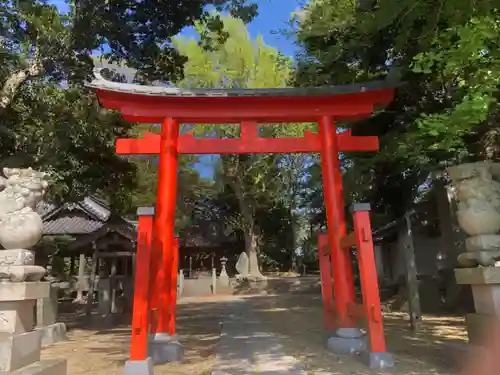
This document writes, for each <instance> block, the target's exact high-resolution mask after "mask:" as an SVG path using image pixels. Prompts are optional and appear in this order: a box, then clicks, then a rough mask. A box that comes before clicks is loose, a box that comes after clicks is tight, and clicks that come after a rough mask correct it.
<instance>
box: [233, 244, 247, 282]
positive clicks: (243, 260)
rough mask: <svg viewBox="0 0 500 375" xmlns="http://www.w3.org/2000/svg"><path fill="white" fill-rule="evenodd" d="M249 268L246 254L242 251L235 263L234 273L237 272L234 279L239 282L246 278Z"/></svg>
mask: <svg viewBox="0 0 500 375" xmlns="http://www.w3.org/2000/svg"><path fill="white" fill-rule="evenodd" d="M249 266H250V265H249V262H248V256H247V253H245V252H244V251H243V252H242V253H241V254H240V256H239V258H238V261H237V262H236V271H237V272H238V274H237V275H236V279H238V280H239V279H245V278H247V277H248V269H249Z"/></svg>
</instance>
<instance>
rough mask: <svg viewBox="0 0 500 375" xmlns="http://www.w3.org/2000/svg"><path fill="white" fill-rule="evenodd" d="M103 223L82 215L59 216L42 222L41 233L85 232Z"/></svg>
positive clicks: (100, 226) (91, 230)
mask: <svg viewBox="0 0 500 375" xmlns="http://www.w3.org/2000/svg"><path fill="white" fill-rule="evenodd" d="M104 224H105V222H103V221H98V220H92V219H90V218H86V217H82V216H60V217H56V218H55V219H54V220H47V221H44V222H43V234H87V233H92V232H94V231H96V230H98V229H100V228H102V226H103V225H104Z"/></svg>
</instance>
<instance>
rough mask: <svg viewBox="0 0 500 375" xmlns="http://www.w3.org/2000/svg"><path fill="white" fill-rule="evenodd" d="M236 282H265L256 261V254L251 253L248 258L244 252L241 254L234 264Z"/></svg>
mask: <svg viewBox="0 0 500 375" xmlns="http://www.w3.org/2000/svg"><path fill="white" fill-rule="evenodd" d="M236 271H238V275H236V280H251V281H261V280H266V277H265V276H264V275H263V274H262V273H261V272H260V270H259V263H258V260H257V253H256V252H255V251H252V252H251V253H250V257H249V256H248V255H247V254H246V252H242V253H241V254H240V257H239V258H238V262H236Z"/></svg>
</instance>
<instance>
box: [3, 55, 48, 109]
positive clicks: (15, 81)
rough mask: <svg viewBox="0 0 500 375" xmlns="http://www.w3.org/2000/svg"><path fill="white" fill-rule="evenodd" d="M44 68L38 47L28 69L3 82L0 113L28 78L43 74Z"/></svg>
mask: <svg viewBox="0 0 500 375" xmlns="http://www.w3.org/2000/svg"><path fill="white" fill-rule="evenodd" d="M42 70H43V66H42V61H41V59H40V56H39V52H38V49H37V50H36V51H35V57H34V59H33V62H32V63H31V64H30V65H29V66H28V67H27V68H26V69H22V70H18V71H17V72H14V73H12V74H11V75H10V76H9V77H8V78H7V79H6V80H5V82H4V83H3V85H2V88H1V90H0V113H2V112H3V111H5V110H6V109H7V108H8V107H9V105H10V104H11V103H12V100H13V99H14V97H15V96H16V93H17V91H18V90H19V87H21V85H22V84H23V83H24V82H25V81H26V80H27V79H28V78H30V77H35V76H37V75H39V74H41V73H42Z"/></svg>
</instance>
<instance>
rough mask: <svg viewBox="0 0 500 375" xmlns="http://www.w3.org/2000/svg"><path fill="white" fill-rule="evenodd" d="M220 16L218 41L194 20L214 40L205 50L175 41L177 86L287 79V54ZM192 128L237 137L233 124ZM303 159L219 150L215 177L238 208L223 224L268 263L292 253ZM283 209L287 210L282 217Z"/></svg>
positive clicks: (265, 129) (272, 83)
mask: <svg viewBox="0 0 500 375" xmlns="http://www.w3.org/2000/svg"><path fill="white" fill-rule="evenodd" d="M222 21H223V24H224V28H223V32H224V33H225V34H226V39H225V40H224V41H222V42H221V41H220V40H219V39H218V34H216V33H210V32H209V30H207V28H206V25H205V24H203V23H201V22H198V23H196V30H197V32H198V34H199V35H210V37H211V38H212V40H213V43H212V48H211V49H210V50H208V51H207V50H206V49H204V48H203V46H201V45H200V44H199V43H198V42H197V40H196V39H194V38H192V39H185V38H177V39H175V40H174V45H175V47H176V48H177V49H178V51H179V53H180V54H181V55H182V56H185V57H186V58H187V62H186V64H185V65H184V79H183V80H181V81H180V82H178V85H179V86H181V87H187V88H192V87H203V88H242V87H245V88H263V87H270V88H274V87H284V86H286V85H287V84H288V82H289V80H290V77H291V74H292V65H291V59H289V58H286V57H284V56H282V55H281V54H279V52H278V51H277V50H276V49H274V48H271V47H269V46H267V45H265V44H264V42H263V40H262V37H260V36H259V37H257V39H256V40H252V38H251V37H250V35H249V33H248V31H247V30H246V28H245V25H244V23H243V22H242V21H241V20H238V19H234V18H229V17H222ZM307 128H311V125H309V124H289V125H288V124H287V125H286V126H272V125H268V124H263V125H262V126H261V127H260V131H261V134H262V135H263V136H265V137H277V136H301V135H302V133H303V131H304V130H305V129H307ZM194 131H195V134H196V135H197V136H200V137H214V136H215V137H222V138H235V137H239V132H240V129H239V126H232V125H220V126H214V125H196V126H194ZM302 162H303V158H301V157H297V156H279V155H223V156H221V157H220V159H219V160H218V163H217V177H218V178H219V180H220V181H221V182H222V186H223V187H224V188H227V189H229V191H231V192H232V193H233V194H234V195H235V196H236V198H237V201H238V203H239V209H238V210H237V211H233V212H232V213H231V214H230V215H227V216H226V218H225V221H226V227H227V228H229V229H231V230H233V231H242V232H243V233H244V234H245V239H246V242H247V250H249V246H253V245H252V244H253V243H254V242H253V240H252V239H251V238H252V237H253V238H257V242H258V243H261V246H260V250H261V251H265V252H266V254H267V255H268V257H267V258H268V263H269V262H271V263H272V262H273V261H277V260H278V262H279V263H280V264H283V262H282V259H280V258H279V257H280V256H279V254H280V253H282V252H284V253H285V257H290V256H291V255H290V253H292V254H293V253H294V252H295V246H294V243H293V241H291V238H292V237H293V229H294V225H295V223H294V221H297V220H296V219H295V218H293V214H292V212H291V211H290V208H293V207H294V205H295V203H294V202H293V200H294V199H295V198H293V197H294V195H296V192H297V186H296V185H297V184H296V182H297V180H298V178H299V172H298V171H299V170H300V168H301V167H302V165H301V163H302ZM284 207H287V208H286V209H285V208H284ZM284 209H285V211H286V210H288V213H287V214H286V215H285V216H284V217H283V210H284ZM269 220H272V222H273V226H272V227H273V228H275V229H274V230H272V231H267V229H268V228H271V226H270V225H268V224H267V223H269ZM278 227H279V229H278ZM264 228H266V229H264ZM271 254H273V255H271ZM292 256H293V255H292ZM282 257H283V255H281V258H282ZM271 263H269V264H271Z"/></svg>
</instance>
